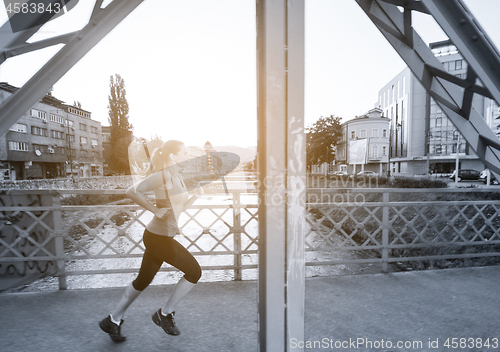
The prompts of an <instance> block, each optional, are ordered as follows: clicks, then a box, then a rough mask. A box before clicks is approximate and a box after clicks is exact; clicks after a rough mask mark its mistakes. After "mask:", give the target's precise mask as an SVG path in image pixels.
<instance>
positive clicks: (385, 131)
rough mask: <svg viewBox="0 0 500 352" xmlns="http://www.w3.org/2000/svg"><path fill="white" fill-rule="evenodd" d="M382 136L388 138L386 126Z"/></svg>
mask: <svg viewBox="0 0 500 352" xmlns="http://www.w3.org/2000/svg"><path fill="white" fill-rule="evenodd" d="M382 137H383V138H387V130H386V129H385V128H384V129H383V130H382Z"/></svg>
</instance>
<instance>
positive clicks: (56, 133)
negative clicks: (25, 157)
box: [50, 130, 64, 139]
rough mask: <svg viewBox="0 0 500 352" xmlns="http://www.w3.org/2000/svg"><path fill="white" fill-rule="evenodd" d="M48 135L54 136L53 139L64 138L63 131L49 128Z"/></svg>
mask: <svg viewBox="0 0 500 352" xmlns="http://www.w3.org/2000/svg"><path fill="white" fill-rule="evenodd" d="M50 137H52V138H55V139H64V132H61V131H56V130H50Z"/></svg>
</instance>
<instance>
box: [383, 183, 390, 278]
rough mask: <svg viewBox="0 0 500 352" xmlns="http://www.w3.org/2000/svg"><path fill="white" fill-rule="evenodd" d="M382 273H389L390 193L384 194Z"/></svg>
mask: <svg viewBox="0 0 500 352" xmlns="http://www.w3.org/2000/svg"><path fill="white" fill-rule="evenodd" d="M382 203H383V205H382V226H383V228H382V272H383V273H387V272H388V271H389V269H388V261H387V260H388V259H389V192H384V193H383V194H382Z"/></svg>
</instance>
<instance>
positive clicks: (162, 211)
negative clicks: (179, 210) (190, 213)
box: [154, 208, 168, 220]
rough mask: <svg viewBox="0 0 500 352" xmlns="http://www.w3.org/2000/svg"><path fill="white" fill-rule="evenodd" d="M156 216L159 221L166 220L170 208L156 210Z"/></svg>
mask: <svg viewBox="0 0 500 352" xmlns="http://www.w3.org/2000/svg"><path fill="white" fill-rule="evenodd" d="M154 214H155V216H156V217H157V218H158V219H160V220H165V219H166V218H167V214H168V208H156V210H155V212H154Z"/></svg>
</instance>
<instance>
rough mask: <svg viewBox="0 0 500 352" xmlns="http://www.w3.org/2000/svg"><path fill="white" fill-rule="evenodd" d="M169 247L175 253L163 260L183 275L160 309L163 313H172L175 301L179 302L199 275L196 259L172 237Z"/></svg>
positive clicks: (199, 270) (198, 265) (194, 283)
mask: <svg viewBox="0 0 500 352" xmlns="http://www.w3.org/2000/svg"><path fill="white" fill-rule="evenodd" d="M171 248H172V250H173V252H174V253H175V255H171V256H170V258H164V260H165V262H167V263H168V264H170V265H172V266H173V267H175V268H177V269H179V270H180V271H182V272H183V273H184V277H182V278H181V279H180V280H179V282H177V285H176V286H175V288H174V292H172V294H171V295H170V297H169V299H168V300H167V302H166V303H165V305H164V306H163V308H162V309H161V311H162V314H163V315H167V314H168V313H172V312H173V311H174V310H175V307H176V305H177V303H179V302H180V300H181V299H182V298H184V297H185V296H186V295H187V294H188V293H189V291H191V289H192V288H193V287H194V285H196V283H197V282H198V280H199V279H200V277H201V268H200V264H198V261H196V259H195V258H194V257H193V255H192V254H191V253H190V252H189V251H188V250H187V249H186V248H184V247H183V246H182V245H181V244H180V243H179V242H177V241H176V240H174V239H172V243H171Z"/></svg>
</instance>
